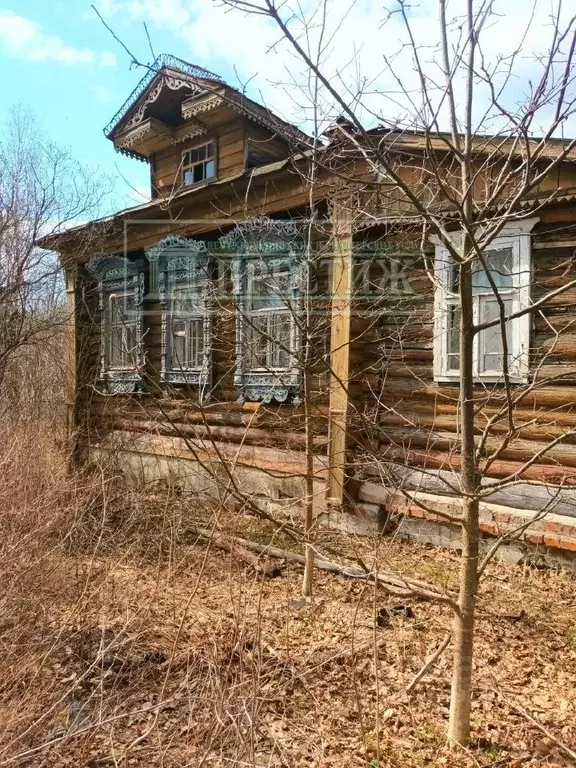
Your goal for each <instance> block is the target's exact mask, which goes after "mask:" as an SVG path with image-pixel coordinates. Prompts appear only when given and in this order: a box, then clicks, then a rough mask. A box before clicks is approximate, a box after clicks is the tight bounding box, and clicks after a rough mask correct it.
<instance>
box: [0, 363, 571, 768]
mask: <svg viewBox="0 0 576 768" xmlns="http://www.w3.org/2000/svg"><path fill="white" fill-rule="evenodd" d="M33 384H34V380H33V378H32V379H31V385H33ZM23 391H25V392H26V397H27V398H28V400H27V402H21V401H20V400H17V401H16V402H12V404H11V407H10V408H6V409H4V410H3V412H2V419H3V433H4V435H5V436H6V439H5V441H4V443H3V445H2V447H0V468H1V472H2V483H0V532H1V538H0V579H1V582H2V585H3V590H2V593H1V594H0V647H1V651H0V768H2V766H34V768H39V767H40V766H46V767H47V768H48V767H50V768H59V767H60V766H74V768H77V767H80V766H82V767H85V768H104V766H122V768H128V767H129V766H143V767H146V768H148V766H162V768H177V767H178V768H182V767H183V766H190V767H192V766H193V767H194V768H197V767H200V766H207V767H208V766H222V767H223V768H224V767H225V768H233V767H234V768H236V767H237V766H238V767H239V766H253V767H256V766H270V768H279V767H280V766H283V767H284V766H285V767H286V768H293V767H294V766H310V767H311V766H316V768H320V767H321V768H336V767H338V768H348V767H350V768H351V767H352V766H358V767H360V766H369V768H384V766H386V767H389V768H405V767H409V766H413V767H414V768H416V766H418V767H420V766H427V767H428V768H439V767H440V766H454V767H456V768H458V767H459V766H476V767H478V766H489V765H492V766H509V768H513V767H514V766H516V767H518V766H528V765H532V766H546V765H548V766H553V765H554V766H559V765H563V764H565V765H567V763H563V762H562V756H561V754H560V751H559V750H558V749H557V747H556V745H555V744H554V742H553V740H551V739H549V738H547V737H545V736H544V735H543V734H542V732H541V731H539V730H538V729H537V728H536V727H535V726H534V724H533V723H531V722H530V721H529V719H527V718H526V716H525V715H523V714H521V713H520V711H519V710H523V711H524V712H525V713H527V714H528V715H529V716H530V717H532V718H535V719H536V720H537V721H538V722H539V723H541V724H542V725H543V726H544V728H545V729H548V730H549V732H550V733H551V734H552V735H553V736H554V737H555V738H556V739H558V740H560V741H561V742H563V743H564V744H567V745H572V746H573V745H574V744H575V743H576V717H575V715H574V712H576V686H575V683H576V630H575V629H574V628H575V626H576V622H575V618H576V617H575V610H574V578H573V577H572V576H570V575H568V574H566V573H554V572H552V571H538V570H535V569H531V568H523V569H522V568H517V567H513V566H506V565H503V564H492V565H491V567H490V568H489V571H488V573H487V578H486V581H485V584H484V587H483V591H482V596H481V599H480V603H479V613H478V616H479V623H478V635H477V653H476V668H475V682H476V691H475V696H474V702H473V717H474V742H473V746H472V747H471V748H470V750H469V751H468V752H462V751H460V752H453V751H450V750H449V749H448V748H447V747H446V745H445V740H444V733H445V725H446V720H447V713H448V697H449V675H450V654H449V653H446V654H445V655H444V656H443V657H442V658H441V660H440V662H439V663H438V665H437V666H436V668H435V669H434V670H433V671H432V672H431V673H430V674H429V675H427V676H426V677H425V679H424V681H423V683H422V684H421V685H420V686H419V687H418V688H417V689H416V691H415V692H414V693H413V694H412V695H410V696H407V695H406V694H405V692H404V691H405V688H406V685H407V684H408V683H409V682H410V680H411V679H412V677H413V676H414V674H415V673H416V672H417V671H418V670H419V669H420V667H421V665H422V663H423V662H424V660H425V659H426V657H427V656H428V654H429V653H430V652H431V651H432V650H433V649H434V648H435V647H437V645H438V644H439V642H440V641H441V638H442V637H443V636H444V633H445V630H446V625H447V623H448V621H449V617H448V615H447V613H446V609H445V608H442V607H440V606H438V605H433V604H430V603H422V602H415V601H414V602H412V603H411V607H412V608H413V610H414V616H413V618H408V617H407V616H406V615H404V616H402V615H400V614H399V615H396V616H394V617H393V618H392V619H391V621H390V622H389V624H388V625H387V626H385V627H379V626H378V625H377V622H375V616H376V614H377V613H378V611H379V610H380V609H381V608H383V607H388V608H390V607H393V606H394V605H395V604H396V603H397V601H394V600H393V599H391V598H390V597H388V596H387V595H386V594H385V593H384V592H382V591H376V592H375V591H374V588H373V587H372V586H370V585H368V584H365V583H360V582H351V581H346V580H345V579H342V578H339V577H335V576H333V575H327V574H325V573H318V574H317V579H316V591H315V597H314V600H313V602H312V603H305V602H302V601H301V600H300V581H301V573H300V571H299V570H298V569H296V568H294V567H292V566H290V565H286V564H284V565H283V567H282V575H281V576H280V577H279V578H276V579H271V580H262V578H261V577H260V576H258V575H257V574H255V573H253V572H251V571H250V569H248V568H246V567H245V566H244V565H243V564H242V562H239V561H238V558H236V557H235V556H233V555H230V554H227V553H224V552H221V551H217V550H216V549H215V548H214V547H212V546H206V544H205V543H204V542H202V543H201V542H199V541H196V540H195V539H194V538H193V536H191V534H190V531H189V529H190V525H191V524H201V525H203V526H204V527H209V526H211V525H217V526H219V527H220V528H223V529H226V530H234V531H236V532H237V533H238V534H239V535H241V536H244V537H247V538H252V539H254V540H257V541H260V542H262V541H268V540H269V537H270V535H271V528H270V527H269V525H267V524H263V523H261V522H259V521H256V520H255V519H254V518H251V517H246V516H242V515H238V514H236V515H232V514H230V513H226V511H223V510H220V511H219V512H218V515H215V513H214V511H213V510H209V509H207V508H206V507H203V506H202V505H201V504H200V503H199V502H198V500H197V499H194V498H186V497H182V496H179V497H171V496H170V495H169V494H168V493H167V492H162V493H160V492H158V493H155V494H153V493H150V492H148V493H137V492H135V491H129V490H127V489H126V488H125V487H123V485H122V482H121V479H120V478H114V477H113V475H112V474H111V473H110V472H105V471H104V470H103V469H99V468H92V469H91V471H90V472H86V473H83V474H80V475H78V476H75V477H69V476H67V475H66V473H65V468H66V456H65V455H63V453H62V450H61V447H62V445H63V444H64V435H63V431H62V423H63V419H62V412H61V410H59V404H60V403H62V402H63V398H62V397H61V395H60V394H59V390H58V386H56V385H55V386H54V388H53V390H46V388H44V389H40V390H37V389H35V387H34V386H31V387H29V388H27V389H26V390H22V389H18V388H15V390H14V393H15V396H17V397H18V398H21V397H22V392H23ZM15 413H16V414H18V413H33V414H34V417H33V419H24V418H19V419H15V418H14V414H15ZM317 535H318V541H319V544H320V545H322V546H324V547H325V546H326V545H330V546H331V547H333V548H335V549H340V550H349V551H354V552H355V553H356V554H358V555H360V556H361V557H362V558H363V559H364V560H365V561H366V562H374V561H377V562H378V563H379V564H380V565H381V567H385V568H386V569H388V570H396V571H400V572H405V573H410V574H412V575H417V576H419V577H420V578H425V579H427V580H431V581H436V582H438V583H442V584H445V583H454V573H455V568H456V565H457V563H456V558H455V556H454V555H453V554H451V553H447V552H442V551H439V550H430V549H426V548H424V547H420V546H416V545H409V544H405V543H404V544H403V543H400V542H395V541H390V540H381V541H371V540H369V539H365V540H354V541H352V540H351V539H350V538H346V537H344V536H343V535H342V534H338V533H334V532H327V531H319V532H318V534H317ZM274 543H275V544H277V545H279V546H287V545H288V544H289V540H288V539H287V538H286V537H280V538H276V539H275V542H274Z"/></svg>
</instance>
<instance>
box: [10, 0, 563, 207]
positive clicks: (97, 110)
mask: <svg viewBox="0 0 576 768" xmlns="http://www.w3.org/2000/svg"><path fill="white" fill-rule="evenodd" d="M555 1H556V0H538V2H537V6H536V13H535V15H534V18H533V20H532V26H531V28H530V29H529V33H528V34H526V35H525V34H524V32H525V25H526V24H527V23H528V22H529V21H530V14H531V10H532V3H531V2H526V0H496V4H495V10H496V11H497V14H498V15H496V16H494V18H493V20H492V22H491V23H490V24H489V25H487V31H486V33H485V35H484V37H483V53H484V56H485V59H486V61H487V62H488V63H491V62H493V61H496V60H497V59H498V57H500V56H501V55H503V54H505V53H506V52H507V51H510V50H513V49H514V47H515V46H516V45H518V46H519V47H520V48H521V53H520V56H519V57H518V59H517V61H516V73H515V77H514V79H513V80H511V82H510V89H509V90H510V94H509V96H510V99H509V103H510V104H513V103H514V102H515V100H516V99H518V100H519V101H522V98H523V95H524V93H525V89H526V88H528V83H529V82H530V81H532V82H534V80H535V77H536V75H537V73H536V72H535V68H537V64H536V63H535V58H534V57H533V56H532V52H535V51H537V50H538V49H541V48H542V46H544V47H545V44H546V40H548V39H549V37H550V32H551V29H550V24H549V13H550V8H551V3H552V4H553V3H554V2H555ZM93 2H94V4H95V5H96V6H97V7H98V9H99V11H100V12H101V13H102V16H103V17H104V18H105V19H106V21H107V22H108V23H109V24H110V26H111V27H112V28H113V29H114V31H115V32H116V33H117V35H118V36H119V37H120V38H121V39H122V40H123V41H124V42H125V43H126V45H127V46H128V47H129V48H130V49H132V50H133V51H134V53H135V54H136V55H138V56H139V57H141V58H142V59H143V60H145V61H150V60H151V59H152V55H151V52H150V49H149V46H148V42H147V39H146V35H145V32H144V27H143V22H144V21H146V23H147V25H148V29H149V32H150V35H151V39H152V43H153V47H154V51H155V53H156V54H159V53H164V52H165V53H172V54H174V55H176V56H179V57H180V58H183V59H185V60H187V61H190V62H193V63H195V64H199V65H201V66H204V67H206V68H207V69H210V70H212V71H213V72H217V73H218V74H220V75H222V76H223V77H224V79H225V80H227V81H228V82H229V83H230V84H232V85H236V86H244V85H246V84H247V87H248V93H249V95H251V96H252V97H253V98H256V99H257V100H259V101H260V102H262V103H264V104H266V105H267V106H269V107H271V108H272V109H274V110H275V111H276V112H277V113H278V114H280V115H281V116H282V117H284V118H285V119H287V120H290V121H291V122H294V123H297V124H299V125H301V126H303V127H309V126H310V124H309V122H308V123H307V122H306V121H307V120H308V121H309V120H310V117H311V114H312V112H311V104H312V103H313V101H314V99H313V98H312V97H311V91H310V82H309V81H308V80H307V77H306V72H305V71H304V68H303V66H302V64H301V63H300V62H298V61H297V60H296V58H295V56H294V55H293V54H292V53H291V51H290V49H289V47H288V46H287V45H286V44H283V43H280V42H279V35H278V31H277V29H276V28H275V27H274V25H273V24H272V23H271V22H270V21H268V20H265V19H263V18H262V17H257V18H255V17H247V16H246V15H245V14H242V13H239V12H238V11H233V12H231V11H226V10H225V9H224V8H222V5H221V3H219V2H218V0H93ZM391 2H392V0H390V2H388V3H380V2H375V0H329V13H328V14H327V16H326V19H325V23H326V29H325V31H324V37H323V40H324V49H323V59H324V62H323V67H322V69H323V71H324V73H325V74H327V75H328V77H329V78H332V79H333V82H335V83H336V84H337V85H338V87H339V90H340V92H341V93H343V94H346V97H347V98H348V100H349V101H350V103H351V104H353V103H354V96H355V94H357V93H358V92H359V91H362V92H363V103H364V113H363V115H362V116H363V118H364V117H366V118H367V119H366V122H381V121H382V120H388V121H390V122H391V123H398V124H401V121H402V118H403V117H404V116H405V115H404V114H403V110H404V109H405V103H406V100H405V99H404V105H403V103H402V102H403V97H402V93H401V90H400V89H402V88H403V89H405V93H409V94H410V95H411V97H414V95H415V96H416V99H418V92H419V82H420V81H419V79H418V77H417V76H416V74H415V72H414V70H413V67H412V62H411V60H410V59H409V54H408V49H407V48H406V47H403V46H402V40H403V38H404V37H405V30H404V29H403V28H402V24H401V21H400V18H399V16H398V14H396V15H394V16H392V17H390V18H389V19H388V20H387V23H383V20H384V13H383V6H384V5H390V3H391ZM565 5H566V6H568V5H570V4H569V3H565ZM292 6H293V7H294V8H300V9H301V10H302V12H303V13H305V14H307V15H308V17H309V18H312V21H313V24H312V27H311V29H310V30H309V31H310V35H309V38H308V40H309V42H311V44H312V45H314V44H315V42H317V35H318V34H319V32H318V30H319V29H320V23H319V22H320V21H321V19H320V18H319V15H318V13H317V15H316V17H314V15H313V14H314V9H315V8H317V7H318V2H317V0H298V2H297V3H296V1H295V0H294V2H293V3H292ZM410 7H411V11H410V18H411V24H412V32H413V34H414V36H415V38H416V40H417V41H419V44H421V48H420V56H421V57H422V60H423V61H424V62H425V66H426V68H427V70H429V71H430V75H431V77H432V78H434V77H436V78H438V77H439V73H438V69H437V60H438V58H437V50H435V47H436V46H437V42H438V38H439V35H438V29H437V13H438V3H437V0H413V2H412V3H411V6H410ZM448 7H449V10H450V9H452V11H451V12H452V13H460V12H461V11H462V7H463V4H462V2H461V0H454V2H452V3H449V4H448ZM311 14H312V16H310V15H311ZM459 29H460V26H459V23H456V24H455V25H454V27H453V30H454V34H455V36H456V37H455V38H454V39H455V40H456V39H457V36H458V34H459V32H458V30H459ZM315 35H316V38H315ZM301 39H302V40H304V38H301ZM385 56H387V57H388V60H387V61H386V60H385V58H384V57H385ZM388 63H391V68H390V67H389V66H388ZM129 64H130V61H129V57H128V55H127V54H126V53H125V51H124V50H123V49H122V47H121V46H120V45H119V44H118V43H117V42H116V41H115V40H114V39H113V38H112V36H111V35H110V33H109V32H108V31H107V30H106V29H105V28H104V26H103V25H102V23H101V22H100V21H99V19H98V18H97V16H96V14H95V13H94V11H93V10H92V9H91V7H90V0H0V78H1V82H2V100H1V102H0V121H1V122H3V121H4V120H5V118H6V117H7V115H8V113H9V110H10V108H11V106H12V105H14V104H16V103H18V102H20V103H22V104H24V105H25V106H28V107H30V108H31V109H32V111H33V112H34V113H35V114H36V116H37V119H38V123H39V125H40V127H41V129H42V130H43V131H44V132H45V133H46V134H47V135H48V136H49V137H50V138H51V139H54V140H56V141H58V142H60V143H61V144H64V145H67V146H69V147H70V148H71V150H72V152H73V154H74V156H75V157H76V158H77V159H78V160H80V161H81V162H83V163H93V164H95V165H97V166H100V167H101V168H103V169H104V170H105V171H106V172H108V173H110V174H112V175H114V177H115V178H116V199H115V201H114V206H115V207H116V208H117V209H118V208H122V207H125V206H128V205H135V204H138V203H141V202H143V201H144V200H145V199H147V197H146V196H147V194H148V191H149V168H148V165H146V164H144V163H140V162H138V161H137V160H133V159H130V158H125V157H123V156H121V155H118V154H116V153H115V151H114V149H113V147H112V144H111V142H109V141H108V140H107V139H106V138H105V137H104V135H103V133H102V129H103V128H104V126H105V125H106V124H107V123H108V122H109V120H110V118H111V117H112V115H113V114H114V113H115V112H116V110H117V109H118V108H119V107H120V106H121V105H122V103H123V102H124V101H125V99H126V98H127V97H128V95H129V94H130V92H131V91H132V90H133V88H134V87H135V86H136V84H137V83H138V81H139V80H140V78H141V77H142V76H143V74H144V72H143V70H134V69H132V70H131V69H130V67H129ZM574 87H575V86H574V82H572V83H571V85H570V89H571V90H572V91H573V89H574ZM457 97H458V90H457ZM476 106H477V108H478V114H479V115H480V116H481V118H482V119H483V115H484V106H485V103H484V102H483V101H482V96H480V97H479V99H478V101H477V103H476ZM321 111H322V113H323V120H324V122H325V123H327V122H329V120H331V119H333V117H335V115H336V114H337V113H338V112H339V111H340V109H339V108H338V109H336V108H335V107H334V105H332V104H330V103H329V102H326V101H324V102H321ZM481 129H482V127H480V130H481ZM575 130H576V125H575V124H574V121H572V123H571V125H570V133H571V134H573V133H574V131H575ZM132 188H134V189H132ZM135 190H136V191H135Z"/></svg>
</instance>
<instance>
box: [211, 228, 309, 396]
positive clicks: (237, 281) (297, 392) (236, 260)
mask: <svg viewBox="0 0 576 768" xmlns="http://www.w3.org/2000/svg"><path fill="white" fill-rule="evenodd" d="M298 234H299V228H298V225H297V223H296V222H292V221H276V220H273V219H268V218H265V217H263V218H255V219H252V220H250V221H247V222H242V223H240V224H238V225H237V226H236V227H235V229H233V230H232V231H231V232H229V233H228V234H227V235H224V236H223V237H221V238H220V240H219V243H220V246H221V247H222V248H223V249H224V250H227V251H228V252H230V254H231V257H232V283H233V292H234V301H235V306H236V369H235V372H234V386H235V387H236V389H237V390H238V393H239V394H238V402H239V403H243V402H244V401H246V400H248V401H263V402H266V403H269V402H272V401H276V402H278V403H284V402H288V401H290V402H292V403H293V404H294V405H299V404H300V402H301V387H302V373H301V370H300V365H299V361H298V359H297V355H298V352H299V350H300V348H301V338H300V328H299V324H298V323H297V322H296V319H295V317H294V313H297V312H298V310H299V306H300V298H301V291H302V270H303V265H302V259H301V248H300V247H299V245H300V239H299V237H298ZM257 263H259V264H262V265H265V266H266V268H267V269H270V270H271V271H273V270H274V268H275V267H277V266H279V265H280V264H285V263H288V264H289V266H290V272H291V276H292V280H291V295H290V306H291V308H290V309H289V312H290V313H291V314H290V326H291V331H290V340H289V345H288V346H289V349H290V350H291V352H292V353H293V354H292V362H291V365H290V366H288V367H287V368H284V369H274V370H265V371H262V370H258V369H252V368H250V367H249V363H248V360H247V355H246V343H247V338H248V333H249V325H248V321H247V317H248V314H249V307H250V302H251V298H252V297H251V293H250V288H249V284H250V275H251V271H253V269H254V266H255V265H256V264H257Z"/></svg>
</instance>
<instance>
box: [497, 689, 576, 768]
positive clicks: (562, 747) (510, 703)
mask: <svg viewBox="0 0 576 768" xmlns="http://www.w3.org/2000/svg"><path fill="white" fill-rule="evenodd" d="M491 690H492V691H493V692H494V693H495V694H496V696H498V698H499V699H501V701H503V702H504V703H505V704H507V705H508V706H509V707H510V708H511V709H513V710H514V711H515V712H518V714H519V715H522V717H524V718H526V720H528V722H529V723H531V724H532V725H533V726H534V727H536V728H538V730H539V731H540V732H541V733H543V734H544V735H545V736H546V737H547V738H548V739H550V741H553V742H554V744H556V746H557V747H558V748H559V749H560V750H561V752H562V753H563V754H564V755H566V757H569V758H570V759H571V760H573V761H574V765H576V752H574V750H572V749H570V747H567V746H566V744H564V743H563V742H561V741H560V739H558V738H556V736H554V734H553V733H550V731H549V730H548V729H547V728H545V727H544V726H543V725H542V723H539V722H538V720H536V719H535V718H533V717H532V715H529V714H528V712H526V710H524V709H522V707H521V706H520V705H519V704H517V703H516V702H515V701H509V700H508V699H506V698H505V697H504V696H503V695H502V694H501V693H500V691H499V690H497V689H496V688H491Z"/></svg>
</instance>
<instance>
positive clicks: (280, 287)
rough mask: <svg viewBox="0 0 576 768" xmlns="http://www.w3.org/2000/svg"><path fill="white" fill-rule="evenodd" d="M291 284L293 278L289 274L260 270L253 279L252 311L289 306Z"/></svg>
mask: <svg viewBox="0 0 576 768" xmlns="http://www.w3.org/2000/svg"><path fill="white" fill-rule="evenodd" d="M290 283H291V276H290V273H289V272H267V271H265V270H264V269H262V270H259V271H258V272H257V273H255V274H254V277H253V279H252V289H251V299H252V309H270V308H272V307H286V306H288V303H289V298H290V288H291V286H290Z"/></svg>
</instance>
